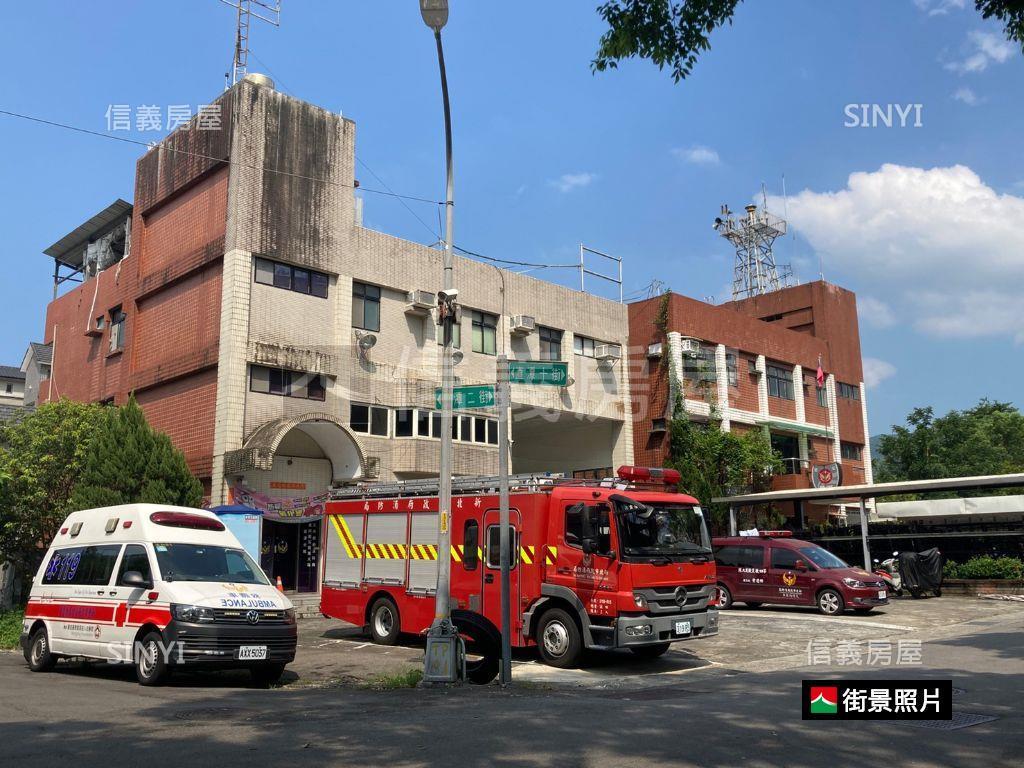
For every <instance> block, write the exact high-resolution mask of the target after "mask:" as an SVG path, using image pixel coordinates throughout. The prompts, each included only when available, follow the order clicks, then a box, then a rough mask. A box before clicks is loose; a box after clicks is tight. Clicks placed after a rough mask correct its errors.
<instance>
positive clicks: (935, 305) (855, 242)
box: [769, 164, 1024, 342]
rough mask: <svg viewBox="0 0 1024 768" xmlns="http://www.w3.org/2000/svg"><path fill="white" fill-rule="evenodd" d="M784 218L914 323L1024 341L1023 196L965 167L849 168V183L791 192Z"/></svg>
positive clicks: (939, 332)
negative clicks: (1023, 305) (831, 189)
mask: <svg viewBox="0 0 1024 768" xmlns="http://www.w3.org/2000/svg"><path fill="white" fill-rule="evenodd" d="M769 204H770V205H774V206H775V207H776V209H779V208H781V205H782V201H781V199H778V198H774V199H772V200H770V201H769ZM789 220H790V222H791V224H792V226H793V227H795V228H796V229H797V230H798V231H799V232H800V233H801V234H802V235H803V236H804V237H806V238H807V240H808V242H809V243H810V244H811V246H812V247H813V248H814V249H815V250H817V251H819V252H823V253H825V254H826V256H827V263H828V264H829V265H830V266H831V268H833V269H837V270H838V271H840V272H841V273H843V275H847V276H854V277H855V279H856V281H857V283H858V284H859V285H860V286H863V288H864V289H865V291H866V292H870V294H871V296H872V297H873V299H876V300H878V301H881V302H884V303H886V304H887V305H889V306H894V307H898V308H899V310H900V311H899V314H900V315H901V316H904V317H911V318H913V320H912V321H911V322H912V323H913V325H914V326H915V327H916V328H918V329H919V330H921V331H923V332H925V333H928V334H930V335H934V336H939V337H944V338H971V337H983V336H993V337H1006V336H1009V337H1011V338H1013V339H1015V340H1016V341H1017V342H1024V311H1022V309H1021V299H1020V296H1021V295H1022V294H1024V227H1021V222H1022V221H1024V197H1019V196H1016V195H1012V194H999V193H998V192H996V191H995V190H994V189H992V188H991V187H989V186H988V185H987V184H985V183H984V182H983V181H982V180H981V178H980V177H979V176H978V174H976V173H975V172H974V171H972V170H971V169H970V168H967V167H966V166H962V165H957V166H952V167H949V168H931V169H923V168H912V167H906V166H900V165H891V164H887V165H883V166H882V167H881V168H880V169H878V170H877V171H874V172H858V173H853V174H851V175H850V177H849V178H848V180H847V184H846V188H845V189H841V190H839V191H836V192H813V191H811V190H804V191H803V192H801V193H799V194H798V195H794V196H792V197H790V198H789Z"/></svg>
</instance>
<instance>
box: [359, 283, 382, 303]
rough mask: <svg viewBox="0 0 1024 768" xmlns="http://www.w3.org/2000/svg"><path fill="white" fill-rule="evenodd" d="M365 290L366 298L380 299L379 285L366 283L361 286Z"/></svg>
mask: <svg viewBox="0 0 1024 768" xmlns="http://www.w3.org/2000/svg"><path fill="white" fill-rule="evenodd" d="M363 288H364V290H365V292H366V298H368V299H377V300H378V301H379V300H380V286H377V285H366V286H363Z"/></svg>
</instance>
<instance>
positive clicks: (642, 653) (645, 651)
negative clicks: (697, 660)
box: [629, 643, 672, 659]
mask: <svg viewBox="0 0 1024 768" xmlns="http://www.w3.org/2000/svg"><path fill="white" fill-rule="evenodd" d="M670 645H672V643H655V644H654V645H636V646H633V647H632V648H630V649H629V650H631V651H632V652H633V655H634V656H636V657H637V658H640V659H656V658H658V657H659V656H664V655H665V652H666V651H667V650H668V649H669V646H670Z"/></svg>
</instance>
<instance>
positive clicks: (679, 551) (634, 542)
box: [613, 496, 711, 557]
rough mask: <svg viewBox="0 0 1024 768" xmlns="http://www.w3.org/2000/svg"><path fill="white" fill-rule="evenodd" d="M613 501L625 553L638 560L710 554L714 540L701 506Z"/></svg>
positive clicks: (618, 499) (621, 499)
mask: <svg viewBox="0 0 1024 768" xmlns="http://www.w3.org/2000/svg"><path fill="white" fill-rule="evenodd" d="M613 501H614V502H615V513H616V514H615V517H616V520H617V521H618V524H619V539H620V542H621V546H622V551H623V554H625V555H633V556H639V557H663V556H673V555H710V554H711V540H710V537H709V536H708V532H707V528H706V526H705V525H704V516H703V514H702V513H701V511H700V508H699V507H692V506H683V505H678V504H666V505H660V504H656V505H649V504H642V503H640V502H638V501H635V500H632V499H627V498H625V497H622V496H619V497H617V498H614V499H613Z"/></svg>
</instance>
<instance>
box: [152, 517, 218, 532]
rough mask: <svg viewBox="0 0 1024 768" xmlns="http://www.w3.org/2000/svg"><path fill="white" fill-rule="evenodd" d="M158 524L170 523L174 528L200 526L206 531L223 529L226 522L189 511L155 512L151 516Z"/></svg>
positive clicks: (199, 527)
mask: <svg viewBox="0 0 1024 768" xmlns="http://www.w3.org/2000/svg"><path fill="white" fill-rule="evenodd" d="M149 519H150V521H151V522H154V523H156V524H157V525H169V526H172V527H174V528H198V529H200V530H205V531H223V530H224V523H222V522H221V521H220V520H212V519H210V518H209V517H203V516H202V515H191V514H189V513H188V512H154V513H153V514H151V515H150V516H149Z"/></svg>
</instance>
